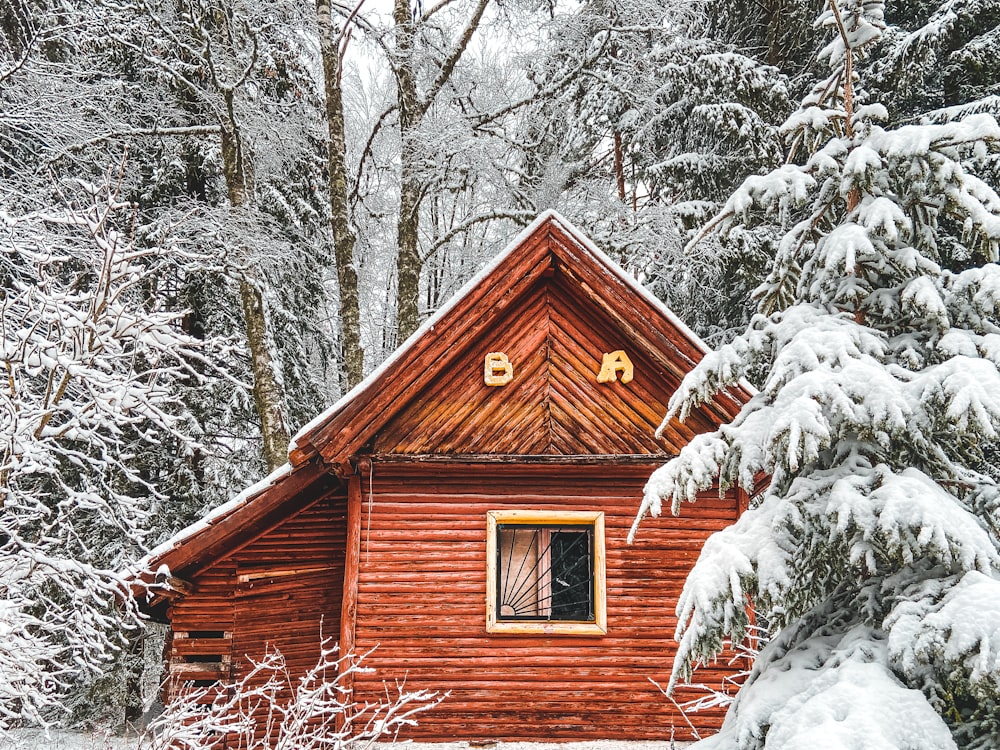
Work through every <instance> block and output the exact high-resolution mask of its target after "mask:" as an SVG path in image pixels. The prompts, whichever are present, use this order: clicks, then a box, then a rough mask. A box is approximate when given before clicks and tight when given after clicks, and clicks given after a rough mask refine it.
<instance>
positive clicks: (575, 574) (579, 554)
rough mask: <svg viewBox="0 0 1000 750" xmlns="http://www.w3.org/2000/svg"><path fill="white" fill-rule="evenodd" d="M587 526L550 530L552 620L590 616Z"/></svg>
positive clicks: (591, 570) (586, 618) (589, 564)
mask: <svg viewBox="0 0 1000 750" xmlns="http://www.w3.org/2000/svg"><path fill="white" fill-rule="evenodd" d="M590 538H591V534H590V529H587V530H585V531H554V532H552V553H551V555H552V568H551V570H552V573H551V579H552V580H551V587H552V614H551V619H553V620H593V619H594V606H593V591H594V585H593V581H592V576H593V572H594V564H593V561H592V560H591V556H590Z"/></svg>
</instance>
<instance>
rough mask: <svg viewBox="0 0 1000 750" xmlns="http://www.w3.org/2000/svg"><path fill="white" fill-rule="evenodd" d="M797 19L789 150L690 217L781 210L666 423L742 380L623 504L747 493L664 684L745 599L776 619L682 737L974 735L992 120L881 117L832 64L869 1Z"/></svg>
mask: <svg viewBox="0 0 1000 750" xmlns="http://www.w3.org/2000/svg"><path fill="white" fill-rule="evenodd" d="M820 23H822V24H823V25H824V26H826V27H827V28H828V29H829V30H830V31H831V33H832V35H833V39H832V41H831V42H830V44H829V45H828V46H827V47H826V48H824V50H823V51H822V53H821V58H823V59H827V60H828V61H829V63H830V70H831V73H830V76H829V78H827V79H826V80H824V81H822V82H821V83H820V84H819V85H817V86H816V87H815V88H814V89H813V91H812V93H811V94H810V95H809V96H808V97H807V99H806V100H805V101H804V102H803V105H802V107H801V108H800V109H799V111H798V112H796V113H795V114H793V115H792V116H791V117H790V118H789V120H788V122H787V123H786V125H785V130H786V133H787V135H788V138H789V140H790V142H791V144H792V145H793V148H794V149H795V153H796V157H795V159H794V160H793V161H791V162H790V163H788V164H786V165H785V166H783V167H781V168H779V169H776V170H774V171H772V172H771V173H770V174H767V175H762V176H754V177H751V178H749V179H748V180H746V182H744V184H743V185H742V187H740V188H739V189H738V190H737V191H736V192H735V193H734V194H733V196H732V197H731V198H730V199H729V201H728V202H727V203H726V205H725V207H724V209H723V210H722V212H721V213H720V214H719V215H718V217H717V218H716V220H715V221H714V222H712V223H711V224H710V225H709V226H710V227H712V226H714V227H719V228H721V229H722V231H724V232H725V231H730V230H731V229H732V228H734V227H738V226H741V225H744V224H748V223H750V224H752V223H753V222H755V221H758V220H761V219H762V218H763V217H766V216H774V215H777V216H779V217H780V218H781V219H782V220H783V221H784V222H786V226H787V227H788V229H787V232H786V233H785V235H784V237H783V239H782V240H781V243H780V247H779V251H778V254H777V257H776V259H775V264H774V267H773V270H772V272H771V273H770V276H769V278H768V280H767V282H766V283H765V284H764V285H763V286H762V288H761V289H760V290H759V295H760V300H761V312H760V313H759V314H757V315H756V316H755V317H754V318H753V320H752V322H751V324H750V326H749V328H748V329H747V331H746V332H745V333H744V334H742V335H741V336H739V337H737V338H736V339H735V340H734V341H733V342H732V344H730V345H729V346H726V347H723V348H722V349H720V350H719V351H718V352H716V353H714V354H710V355H708V356H706V357H705V359H704V360H703V362H702V363H701V364H700V366H699V367H697V368H696V369H695V370H694V371H693V372H692V373H691V374H690V375H689V376H688V377H687V378H686V379H685V381H684V383H683V384H682V386H681V387H680V389H679V390H678V392H677V393H676V394H675V396H674V398H673V399H672V400H671V403H670V414H669V415H668V417H673V416H676V415H679V416H680V417H682V418H683V417H684V416H686V415H687V414H688V412H689V411H690V410H691V409H692V408H693V407H694V406H696V405H697V404H699V403H701V402H703V401H704V400H706V399H709V398H711V397H712V395H713V394H714V393H716V392H718V391H719V390H720V389H724V388H726V387H727V386H733V385H735V384H737V383H738V382H740V380H741V378H743V377H744V376H746V375H748V374H750V373H762V378H761V381H760V382H761V388H760V390H759V391H758V392H756V393H755V394H754V395H753V397H752V398H751V399H750V401H749V402H748V403H747V404H746V406H745V407H744V409H743V410H742V411H741V413H740V414H739V416H738V417H737V418H736V419H735V420H734V421H733V422H732V423H731V424H728V425H724V426H723V427H721V428H720V429H718V430H717V431H716V432H714V433H711V434H706V435H702V436H700V437H698V438H696V439H695V440H693V441H692V442H691V443H690V445H689V446H687V447H686V448H685V449H684V450H683V451H682V452H681V454H680V455H679V456H678V457H677V458H676V459H675V460H673V461H671V462H670V463H668V464H667V465H666V466H665V467H663V468H661V469H660V470H658V471H657V472H656V473H655V474H654V475H653V476H652V477H651V479H650V481H649V484H648V485H647V489H646V497H645V500H644V502H643V505H642V510H641V514H640V518H641V516H644V515H646V514H652V515H657V514H659V513H660V511H661V505H662V503H663V502H664V501H667V502H668V503H670V504H671V505H672V509H673V511H674V512H675V513H676V512H678V511H679V508H680V503H681V501H683V500H689V501H694V500H695V496H696V492H697V491H698V490H699V489H703V488H705V487H708V486H710V485H711V484H712V483H713V482H714V481H719V482H720V483H721V486H722V487H723V488H725V487H729V486H732V485H734V484H738V485H740V486H742V487H744V488H745V489H747V490H748V491H749V492H750V493H751V495H752V496H753V500H752V502H751V507H750V509H749V510H748V511H747V512H746V513H744V514H743V515H742V516H741V518H740V519H739V520H738V521H737V522H736V523H735V524H734V525H733V526H731V527H729V528H728V529H726V530H724V531H722V532H720V533H717V534H715V535H713V536H712V537H711V538H710V539H709V540H708V542H707V543H706V545H705V547H704V549H703V551H702V554H701V556H700V558H699V560H698V562H697V564H696V565H695V567H694V569H693V570H692V572H691V574H690V576H689V577H688V580H687V582H686V585H685V588H684V591H683V594H682V596H681V599H680V602H679V604H678V616H679V625H678V631H677V637H678V640H679V651H678V654H677V658H676V662H675V666H674V675H673V680H672V681H673V682H676V681H678V680H681V679H684V678H687V677H688V676H689V675H690V673H691V671H690V670H691V668H692V666H695V665H697V664H698V663H699V662H705V661H708V660H711V659H713V658H715V657H716V656H717V655H718V654H719V653H720V651H721V650H722V649H723V647H724V645H725V644H726V643H727V642H739V641H740V640H741V639H742V638H743V637H744V634H745V633H746V630H747V626H748V619H749V618H748V609H749V606H750V603H751V602H752V604H753V607H754V608H755V609H756V611H757V612H758V613H760V615H761V616H762V617H763V618H764V620H765V621H766V622H767V623H768V624H769V625H770V626H771V627H772V628H773V629H774V630H775V632H776V635H775V637H774V638H773V640H772V641H771V642H770V643H769V644H768V645H767V646H766V647H765V648H764V649H763V651H762V652H761V653H760V655H759V657H758V658H757V660H756V663H755V665H754V668H753V671H752V673H751V675H750V677H749V678H748V680H747V682H746V684H745V685H744V686H743V688H742V689H741V691H740V693H739V694H738V696H737V698H736V700H735V702H734V703H733V704H732V706H731V707H730V710H729V713H728V715H727V717H726V720H725V723H724V726H723V729H722V731H721V733H720V734H718V735H716V736H715V737H713V738H710V739H709V740H707V741H705V742H704V744H703V745H702V746H704V747H711V748H727V749H729V748H741V750H746V749H749V748H781V750H797V749H798V748H803V750H804V749H806V748H810V749H811V748H815V747H824V748H845V749H846V748H852V749H857V750H861V749H862V748H864V749H865V750H881V749H882V748H885V749H886V750H889V748H892V750H899V749H903V748H931V747H933V748H956V747H960V748H977V749H982V748H995V747H998V746H1000V489H998V486H997V482H996V479H995V476H996V469H995V467H991V466H990V464H989V461H988V460H987V455H988V451H989V449H990V447H991V445H994V444H995V442H996V440H997V431H998V429H1000V370H998V366H1000V321H998V311H1000V309H998V305H1000V266H998V265H997V264H996V260H997V253H998V247H1000V196H998V195H997V193H996V192H995V190H994V189H993V188H991V187H990V185H988V184H987V183H986V182H985V181H983V180H982V179H980V178H978V177H977V176H976V174H975V165H976V163H977V161H979V160H983V159H985V158H986V157H987V155H988V152H990V151H991V150H992V151H995V150H996V148H997V146H998V145H1000V126H998V125H997V122H996V121H995V120H994V119H993V118H992V117H991V116H989V115H987V114H978V115H973V116H970V117H966V118H965V119H963V120H961V121H948V122H943V123H939V124H926V125H906V126H903V127H899V128H896V129H884V128H883V127H881V126H880V125H879V124H878V122H879V121H880V120H881V119H882V118H884V116H885V109H884V108H883V107H882V106H880V105H878V104H872V103H867V104H865V103H864V94H863V92H861V91H859V90H858V89H857V88H856V75H855V73H854V67H855V64H856V63H857V62H858V60H859V59H860V58H861V57H862V56H863V55H864V53H865V52H866V50H867V49H869V48H870V47H871V46H872V45H873V44H874V42H876V41H877V39H878V37H879V34H880V30H881V28H882V25H883V7H882V3H881V2H878V1H877V0H837V1H836V3H834V2H832V1H831V3H830V5H829V6H828V7H827V9H826V11H825V12H824V13H823V15H822V16H821V18H820ZM761 477H766V479H764V480H761ZM758 483H759V484H761V485H762V486H755V485H756V484H758ZM637 524H638V521H637Z"/></svg>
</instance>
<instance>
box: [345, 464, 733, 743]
mask: <svg viewBox="0 0 1000 750" xmlns="http://www.w3.org/2000/svg"><path fill="white" fill-rule="evenodd" d="M477 468H478V467H449V466H433V465H432V466H428V465H422V464H409V465H405V466H401V465H384V464H380V463H379V462H378V461H377V460H376V461H375V462H374V475H373V478H372V481H371V484H370V490H371V496H370V497H368V496H366V497H365V499H364V502H363V506H362V508H363V519H362V528H363V529H364V531H363V536H362V540H361V557H362V560H366V561H367V562H366V564H365V565H364V567H363V569H362V571H361V573H360V575H359V581H358V622H357V628H356V633H355V638H356V643H357V647H358V649H359V650H365V649H366V648H368V647H375V646H377V648H376V649H375V651H374V652H373V654H372V655H371V656H370V657H369V665H370V666H372V667H374V668H375V669H376V672H375V674H374V675H359V676H358V678H357V680H356V683H355V690H356V698H357V699H358V700H361V701H364V700H370V699H374V698H375V697H376V696H377V695H380V694H381V693H382V690H383V681H384V680H387V681H392V680H393V679H396V678H399V677H401V676H403V675H405V676H406V680H407V687H408V688H409V689H422V688H426V689H437V690H444V689H448V690H451V691H452V694H451V696H450V697H449V698H448V699H447V700H446V701H445V702H444V703H443V704H441V705H440V706H438V707H437V708H435V709H434V710H433V711H432V712H431V713H429V714H426V715H424V716H423V717H422V719H421V721H420V724H419V725H418V726H417V727H415V728H413V729H412V730H411V731H409V732H408V734H407V736H408V737H410V738H413V739H419V740H424V741H445V740H451V739H485V738H492V739H511V740H530V739H535V740H541V739H546V738H552V737H554V736H557V735H558V734H559V733H560V732H566V738H567V739H568V738H572V739H587V738H589V739H600V738H606V737H608V736H609V735H608V732H609V731H612V725H609V724H608V723H607V717H609V716H616V717H618V718H617V719H615V722H614V724H613V726H614V727H616V728H615V729H614V730H613V731H614V734H613V735H610V736H616V737H622V738H632V739H643V738H649V739H651V738H655V737H660V738H662V737H663V734H664V732H665V731H668V730H669V726H670V725H671V723H677V724H678V726H679V725H681V724H682V723H683V718H682V717H681V716H680V714H679V713H678V712H677V711H676V709H675V708H673V706H671V705H670V704H669V701H667V700H666V699H665V698H663V696H662V695H660V693H659V691H658V690H657V689H656V688H655V687H654V686H653V685H652V684H651V683H650V682H649V679H648V678H650V677H652V678H654V679H656V680H657V681H659V682H661V683H663V682H664V681H665V680H666V679H667V677H668V674H669V670H670V661H671V659H672V656H673V653H674V646H673V644H672V643H671V642H670V639H669V634H670V633H671V632H672V629H673V627H674V626H675V624H676V619H675V617H674V616H673V607H674V606H675V604H676V597H677V594H678V592H679V590H680V587H681V585H682V583H683V580H684V576H685V574H686V572H687V570H688V569H689V568H690V566H691V565H692V564H693V562H694V559H695V557H696V555H697V549H698V547H699V545H700V543H701V542H702V541H703V540H704V539H705V538H707V536H708V534H710V533H711V532H712V531H714V530H717V529H719V528H721V527H723V526H724V525H726V524H727V523H729V522H731V521H732V520H734V519H735V517H736V510H737V508H736V501H735V498H724V499H719V498H718V497H717V495H716V496H713V495H712V494H711V493H707V494H706V501H707V503H706V508H705V514H704V515H702V514H701V512H700V507H699V506H698V505H695V506H692V507H691V508H685V510H690V513H689V515H688V516H686V517H685V518H682V519H651V520H650V521H648V522H647V523H645V524H644V525H643V529H642V534H641V535H640V540H639V543H637V544H636V545H633V546H632V547H624V545H623V541H624V536H625V534H626V533H627V529H628V526H629V525H630V524H631V522H632V518H633V514H634V512H635V509H636V508H637V506H638V498H639V494H640V490H641V484H642V481H644V478H645V476H646V475H647V474H648V469H643V468H642V467H638V468H635V469H632V470H631V471H630V470H626V474H631V476H630V477H625V478H623V477H616V480H617V482H616V483H617V484H618V485H619V486H621V487H622V489H621V490H619V491H616V492H609V491H608V490H606V489H604V488H602V489H601V490H600V491H599V493H598V495H591V494H589V493H590V491H591V488H592V487H593V486H594V484H593V479H594V477H593V476H588V474H591V472H588V471H584V472H582V475H581V473H578V472H577V469H578V468H579V467H573V466H566V467H558V466H550V467H548V478H549V483H550V487H545V488H541V489H540V488H538V487H536V486H535V485H534V484H533V481H534V479H535V477H536V475H535V474H534V473H533V472H532V471H531V470H530V469H529V468H527V467H520V470H518V467H511V466H504V467H499V470H496V471H495V474H494V476H493V480H494V481H493V483H492V484H491V485H489V486H490V490H491V491H490V492H488V493H487V492H484V491H483V483H482V480H481V479H480V480H479V481H477V478H476V476H475V475H476V474H477V473H478V472H477V471H476V469H477ZM598 468H600V469H602V471H603V473H604V474H605V475H607V474H609V473H613V472H611V471H610V470H609V469H608V467H598ZM467 469H471V471H467ZM483 471H484V472H485V471H487V470H486V469H483ZM592 473H593V474H595V475H596V474H598V473H599V472H597V471H594V472H592ZM470 474H472V475H473V476H470ZM428 484H433V485H436V486H437V488H438V491H437V492H430V491H428V489H427V487H428ZM412 487H418V488H420V489H421V491H420V492H417V493H415V492H412V491H411V490H410V489H409V488H412ZM463 488H464V489H466V490H467V492H465V493H463V492H461V491H458V490H461V489H463ZM560 488H561V489H560ZM368 490H369V486H366V492H368ZM519 507H520V508H527V507H530V508H539V509H553V510H555V509H559V508H564V509H568V508H573V509H580V508H587V509H601V510H604V512H605V514H606V515H605V523H606V526H607V545H608V556H607V577H608V587H607V591H608V628H609V631H608V634H607V635H605V636H578V637H573V636H566V637H553V636H538V635H529V636H507V635H495V634H487V633H486V629H485V597H486V561H485V550H486V540H485V533H486V522H485V511H486V510H488V509H494V510H502V509H506V508H519ZM689 521H690V522H692V523H691V527H690V528H689V527H688V526H686V525H685V524H687V523H688V522H689ZM678 558H679V559H678ZM732 673H733V670H731V669H727V668H722V669H715V670H709V671H706V672H705V673H704V674H703V675H702V674H701V673H700V674H699V676H700V677H704V678H705V679H706V680H715V681H720V682H721V679H722V677H723V676H728V675H731V674H732ZM555 684H558V685H559V689H558V692H559V695H551V694H550V693H549V691H545V692H544V693H543V694H538V692H537V691H538V690H539V689H540V688H541V687H542V686H546V685H547V686H549V688H550V689H551V687H552V686H553V685H555ZM526 694H527V695H531V696H532V700H531V703H530V705H528V704H525V702H524V700H523V697H524V695H526ZM626 714H627V717H626ZM720 716H721V714H720V713H719V712H716V713H715V714H712V715H711V716H710V717H708V718H704V717H700V718H699V721H700V722H701V724H700V726H701V728H702V729H705V728H706V727H710V726H716V725H717V724H718V721H719V720H720ZM571 725H572V727H573V731H572V732H570V726H571Z"/></svg>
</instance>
